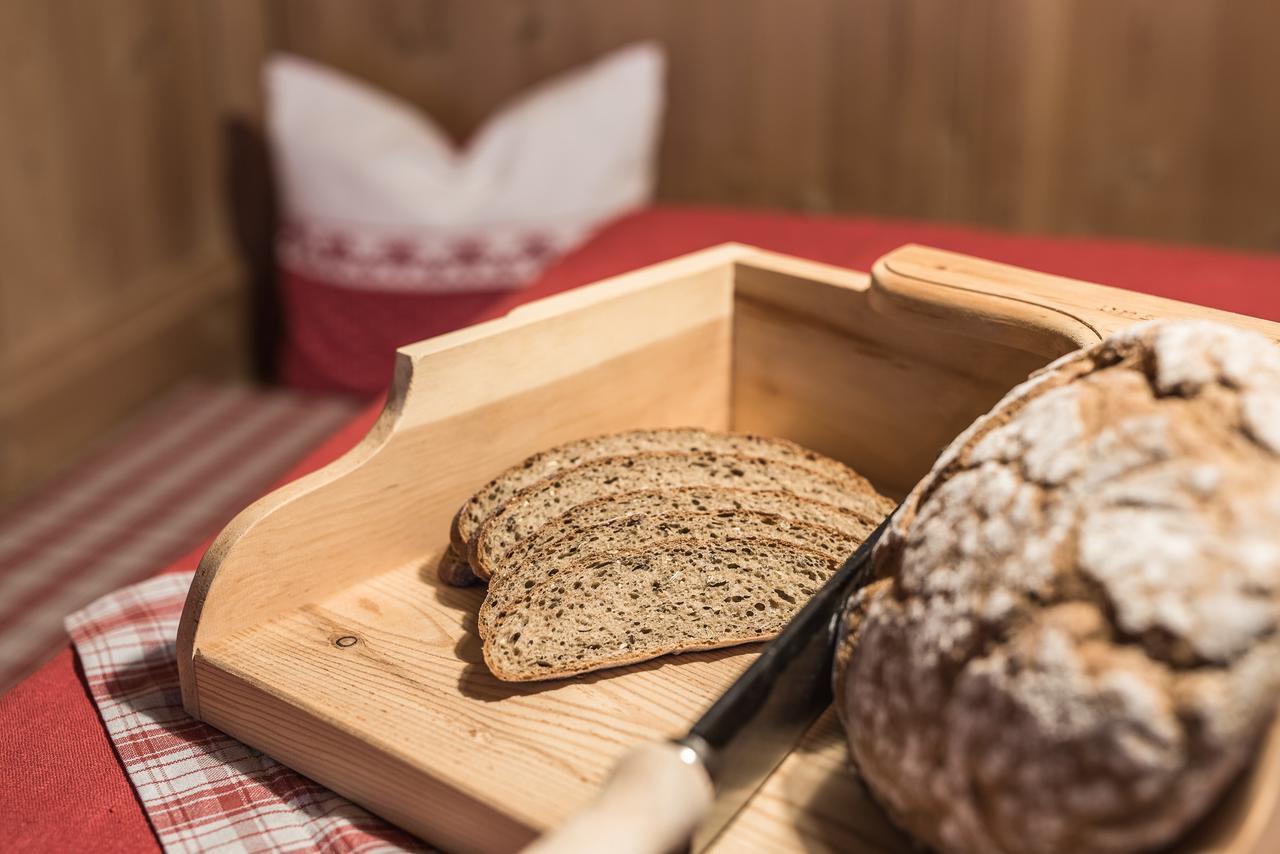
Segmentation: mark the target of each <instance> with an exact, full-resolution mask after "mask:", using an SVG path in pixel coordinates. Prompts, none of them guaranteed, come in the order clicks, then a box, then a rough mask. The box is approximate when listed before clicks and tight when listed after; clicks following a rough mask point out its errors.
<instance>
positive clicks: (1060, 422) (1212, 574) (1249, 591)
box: [836, 321, 1280, 854]
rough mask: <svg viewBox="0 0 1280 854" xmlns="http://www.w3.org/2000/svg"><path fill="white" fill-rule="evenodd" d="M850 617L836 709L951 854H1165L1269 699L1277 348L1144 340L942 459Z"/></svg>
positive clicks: (903, 515) (1048, 383)
mask: <svg viewBox="0 0 1280 854" xmlns="http://www.w3.org/2000/svg"><path fill="white" fill-rule="evenodd" d="M875 559H876V566H877V569H878V571H879V572H880V574H882V575H883V576H884V578H883V580H882V581H880V582H878V583H877V584H876V585H875V586H873V587H871V588H868V589H867V590H865V591H863V592H862V593H861V594H860V595H859V596H857V597H855V598H854V600H853V601H852V602H851V605H850V608H849V611H848V613H847V616H846V623H845V631H846V634H845V637H844V639H843V641H842V643H841V645H840V650H839V654H838V660H837V666H836V696H837V705H838V706H839V708H840V710H841V714H842V717H843V719H844V722H845V724H846V728H847V730H848V735H849V741H850V745H851V747H852V751H853V755H854V758H855V760H856V762H857V764H858V766H859V769H860V772H861V774H862V776H863V778H864V779H865V780H866V781H867V783H868V784H869V786H870V788H871V791H872V792H873V793H874V794H875V796H876V798H877V799H878V800H879V801H880V802H881V803H882V804H883V805H884V806H885V808H886V809H887V810H888V812H889V813H890V815H891V816H892V817H894V818H895V819H896V820H897V821H898V822H899V823H900V824H901V825H903V826H904V827H905V828H906V829H907V830H909V831H910V832H911V833H913V834H914V835H915V836H917V837H918V838H919V839H920V840H922V841H923V842H924V843H926V844H927V845H929V846H931V847H933V848H935V849H938V850H941V851H947V852H960V851H982V852H1013V851H1025V850H1029V849H1034V850H1036V851H1039V852H1046V854H1055V853H1056V852H1069V851H1109V852H1118V851H1138V850H1150V849H1154V848H1159V847H1163V846H1165V845H1167V844H1169V843H1170V842H1172V841H1173V840H1175V839H1176V838H1177V837H1178V836H1179V835H1180V834H1181V833H1183V832H1184V831H1185V830H1186V829H1187V828H1189V827H1190V826H1191V825H1192V824H1193V823H1195V822H1196V821H1197V820H1198V819H1199V818H1200V817H1201V816H1202V815H1203V814H1204V812H1205V811H1206V810H1207V809H1208V808H1209V807H1210V806H1211V805H1212V804H1213V802H1214V800H1215V798H1217V797H1218V795H1219V794H1220V793H1221V792H1222V791H1223V789H1224V787H1225V786H1226V785H1227V784H1228V783H1229V782H1230V781H1231V779H1232V778H1233V777H1235V776H1236V775H1237V774H1238V773H1239V772H1240V770H1241V769H1242V767H1244V765H1245V763H1246V762H1247V761H1248V760H1249V759H1250V758H1251V757H1253V756H1255V755H1256V753H1257V750H1258V745H1259V738H1260V737H1261V735H1262V733H1263V731H1264V729H1265V727H1266V726H1267V725H1268V723H1269V722H1270V721H1271V720H1272V718H1273V716H1274V714H1275V711H1276V705H1277V696H1278V694H1277V692H1278V691H1280V351H1277V349H1276V348H1275V347H1274V345H1272V344H1271V343H1270V342H1269V341H1267V340H1266V339H1264V338H1262V337H1260V336H1257V335H1254V334H1251V333H1246V332H1241V331H1237V330H1234V329H1231V328H1228V327H1224V326H1220V325H1215V324H1211V323H1207V322H1203V321H1198V322H1164V323H1155V324H1144V325H1141V326H1138V327H1134V328H1133V329H1131V330H1129V331H1126V332H1124V333H1121V334H1119V335H1117V336H1115V337H1113V338H1111V339H1110V340H1108V341H1106V342H1103V343H1102V344H1100V345H1097V346H1095V347H1092V348H1090V349H1088V350H1086V351H1082V352H1079V353H1075V354H1072V355H1069V356H1066V357H1064V358H1063V359H1060V360H1059V361H1057V362H1056V363H1054V364H1053V365H1050V366H1049V367H1048V368H1046V369H1044V370H1042V371H1040V372H1038V373H1037V374H1035V375H1033V376H1032V378H1031V379H1030V380H1029V381H1028V382H1026V383H1025V384H1023V385H1021V386H1019V387H1018V388H1016V389H1014V390H1013V391H1012V392H1011V393H1010V394H1009V395H1008V396H1007V397H1005V399H1004V400H1003V401H1001V402H1000V403H999V404H998V405H997V406H996V408H995V409H994V410H993V411H992V412H991V414H989V415H987V416H985V417H983V418H981V419H979V420H978V421H977V422H976V423H975V424H974V425H973V427H971V428H970V429H969V430H968V431H967V432H966V433H965V434H963V435H962V436H961V437H960V438H959V439H957V440H956V442H955V443H953V444H952V445H951V446H950V447H949V448H948V449H947V450H946V451H945V452H944V453H943V454H942V456H941V457H940V458H939V460H938V462H937V464H936V465H935V467H934V469H933V471H932V472H931V473H930V474H929V475H928V476H927V477H926V478H925V479H924V480H923V481H921V483H920V484H919V485H918V486H917V487H916V488H915V490H914V491H913V492H912V493H911V494H910V496H909V497H908V498H907V500H906V502H905V503H904V504H903V506H902V508H901V510H900V511H899V512H898V514H897V515H896V516H895V518H894V521H893V523H892V526H891V528H890V530H889V531H888V533H887V535H886V537H885V539H884V540H883V541H882V542H881V544H880V546H879V547H878V549H877V551H876V555H875Z"/></svg>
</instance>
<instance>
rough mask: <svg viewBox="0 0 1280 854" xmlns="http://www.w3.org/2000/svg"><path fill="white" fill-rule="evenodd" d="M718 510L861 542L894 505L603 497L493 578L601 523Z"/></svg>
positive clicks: (575, 510)
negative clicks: (770, 517) (804, 525)
mask: <svg viewBox="0 0 1280 854" xmlns="http://www.w3.org/2000/svg"><path fill="white" fill-rule="evenodd" d="M723 510H748V511H754V512H757V513H777V514H778V515H780V516H783V517H785V518H787V519H794V520H796V521H797V522H812V523H813V524H815V525H826V526H827V527H829V528H835V529H836V530H838V531H845V532H847V533H850V534H854V535H857V536H859V537H866V536H867V535H868V534H870V533H871V532H872V531H873V530H875V527H876V525H879V524H880V521H881V520H882V519H883V518H884V517H885V516H888V515H889V513H890V512H892V510H893V502H892V501H890V500H889V499H887V498H880V500H879V502H878V503H877V504H876V506H875V507H874V510H873V511H872V512H865V511H863V510H861V509H859V510H851V509H849V508H847V507H838V506H836V505H834V504H826V503H823V502H821V501H815V500H813V499H811V498H801V497H800V496H798V495H796V494H795V493H792V492H785V491H783V490H776V489H774V490H762V491H757V492H752V491H750V490H746V489H734V488H732V487H722V486H682V487H677V488H675V489H641V490H637V491H635V492H623V493H619V494H617V495H606V496H604V497H602V498H596V499H593V500H591V501H587V502H585V503H583V504H579V505H577V506H576V507H572V508H570V509H569V511H568V512H566V513H564V514H563V515H561V516H558V517H557V518H555V519H553V520H552V521H550V522H548V523H547V524H545V525H543V526H542V527H541V528H539V529H538V530H537V531H534V532H533V533H532V534H530V535H529V536H528V537H526V538H525V539H523V540H521V541H520V544H519V545H518V546H517V548H516V549H515V550H513V551H512V552H511V554H509V555H508V556H507V559H506V561H504V563H503V564H502V565H499V566H495V567H494V576H495V577H497V576H500V575H502V574H504V573H505V572H506V567H507V566H516V565H518V564H521V563H523V562H524V560H525V559H526V558H527V556H528V554H529V553H530V552H531V551H533V550H534V549H538V548H541V547H542V546H544V545H546V543H547V542H548V541H550V540H555V539H561V538H564V537H566V536H568V535H570V534H572V533H573V532H574V531H579V530H582V529H583V528H591V527H594V526H596V525H599V524H601V523H602V522H608V521H609V520H611V519H617V518H619V517H622V516H634V515H635V514H637V513H644V514H667V513H718V512H720V511H723Z"/></svg>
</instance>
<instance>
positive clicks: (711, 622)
mask: <svg viewBox="0 0 1280 854" xmlns="http://www.w3.org/2000/svg"><path fill="white" fill-rule="evenodd" d="M835 566H836V562H835V561H834V560H832V559H831V558H830V557H828V556H827V555H824V554H822V553H821V552H818V551H816V550H814V549H810V548H807V547H805V546H799V545H795V544H793V543H786V542H782V541H780V540H772V539H753V540H727V541H719V542H713V543H707V542H702V541H699V540H696V539H692V538H687V537H685V538H677V539H671V540H665V541H661V542H658V543H653V544H651V545H650V546H649V547H648V548H645V549H639V550H628V551H623V552H618V553H615V554H612V555H606V556H600V557H596V558H589V559H586V560H584V561H582V562H580V563H578V564H576V565H574V566H572V567H570V568H568V569H566V570H565V571H564V572H562V573H560V574H558V575H557V576H556V577H555V578H553V579H552V580H551V581H548V582H546V583H544V584H542V585H540V586H538V587H535V588H534V589H533V590H532V591H531V593H530V595H529V596H527V597H526V598H524V599H522V600H521V601H520V602H519V603H518V605H517V606H516V607H515V608H514V609H513V610H512V612H511V613H510V614H508V615H507V616H506V617H505V618H503V619H501V620H499V621H497V623H496V624H495V625H494V627H493V631H492V632H491V634H490V636H489V638H488V639H487V640H486V641H485V644H484V658H485V662H486V664H488V666H489V670H490V671H492V672H493V674H494V675H495V676H497V677H498V678H499V679H503V680H505V681H512V682H525V681H531V680H537V679H558V678H561V677H565V676H572V675H574V674H577V673H585V672H588V671H591V670H599V669H602V668H606V667H617V666H621V665H624V664H633V663H636V662H640V661H647V660H648V659H651V658H656V657H658V656H661V655H666V654H668V653H673V652H687V651H691V650H697V649H714V648H717V647H725V646H733V645H736V644H741V643H749V642H752V641H758V640H766V639H768V638H771V637H773V636H775V635H776V634H777V633H778V632H779V631H780V630H781V629H782V627H783V626H785V625H786V624H787V622H788V621H789V620H790V619H791V617H793V616H794V615H795V613H796V611H798V610H799V609H800V607H801V606H802V605H803V604H804V603H805V602H806V601H808V599H809V597H810V596H812V595H813V594H814V593H815V592H817V590H818V589H819V588H820V587H821V586H822V584H823V583H824V582H825V581H826V580H827V578H829V577H830V576H831V573H832V572H833V571H834V570H835Z"/></svg>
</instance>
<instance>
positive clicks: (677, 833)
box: [525, 742, 712, 854]
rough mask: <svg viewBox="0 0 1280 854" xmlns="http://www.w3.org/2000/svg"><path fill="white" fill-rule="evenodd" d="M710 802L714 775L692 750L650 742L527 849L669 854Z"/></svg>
mask: <svg viewBox="0 0 1280 854" xmlns="http://www.w3.org/2000/svg"><path fill="white" fill-rule="evenodd" d="M711 801H712V786H711V778H710V777H709V776H707V771H706V769H705V768H704V767H703V766H702V762H701V761H700V760H699V759H698V755H697V753H696V752H695V751H694V750H693V749H691V748H688V747H683V746H681V745H678V744H673V743H671V742H662V743H659V744H649V745H646V746H644V747H641V748H638V749H636V750H634V751H632V752H631V753H629V754H627V755H626V756H625V757H623V759H622V761H621V762H619V763H618V766H617V767H616V768H614V770H613V774H611V775H610V777H609V779H608V780H607V781H606V782H605V784H604V788H602V789H601V790H600V792H599V794H597V795H596V797H595V799H594V800H593V801H591V803H589V804H587V806H586V807H585V808H583V809H582V811H581V812H579V813H577V814H576V815H574V816H573V817H572V818H570V819H569V820H568V821H567V822H565V823H564V824H562V825H561V826H560V827H558V828H556V829H555V830H552V831H550V832H549V833H547V834H546V835H544V836H543V837H542V838H540V839H538V840H537V841H536V842H534V843H533V844H532V845H530V846H529V847H528V848H526V849H525V852H526V854H595V853H596V852H600V851H607V852H609V854H666V852H668V851H674V850H677V849H680V848H682V847H683V846H684V845H685V844H686V843H687V842H688V841H689V837H690V836H692V835H693V831H694V828H696V827H697V826H698V823H699V822H700V821H702V819H703V818H704V817H705V816H706V814H707V811H708V810H709V809H710V808H711Z"/></svg>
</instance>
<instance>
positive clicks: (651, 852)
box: [525, 517, 892, 854]
mask: <svg viewBox="0 0 1280 854" xmlns="http://www.w3.org/2000/svg"><path fill="white" fill-rule="evenodd" d="M890 518H892V517H890ZM888 524H889V519H885V520H884V521H883V522H881V523H880V526H879V527H878V528H876V530H875V531H874V532H872V534H871V536H869V537H867V539H866V541H865V542H863V543H862V545H860V546H859V547H858V550H857V551H855V552H854V553H853V555H852V556H851V557H850V558H849V559H848V560H846V561H845V562H844V564H843V565H842V566H841V567H840V569H839V570H837V571H836V573H835V575H833V576H832V577H831V578H830V579H829V580H828V581H827V583H826V584H825V585H823V587H822V589H821V590H819V591H818V592H817V593H816V594H815V595H814V597H813V598H812V599H810V600H809V601H808V603H806V604H805V606H804V607H803V608H801V609H800V612H799V613H798V614H796V616H795V617H793V618H792V620H791V622H790V623H788V624H787V626H786V628H784V629H783V630H782V633H781V634H779V635H778V636H777V637H776V638H775V639H774V640H773V641H772V642H771V643H770V644H769V645H768V646H766V647H765V649H764V651H763V652H762V653H761V654H760V657H759V658H757V659H756V660H755V661H754V662H753V663H752V664H751V666H750V667H748V668H747V670H746V672H744V673H743V674H742V675H741V676H740V677H738V680H737V681H736V682H734V683H733V685H731V686H730V687H729V690H727V691H726V692H725V693H724V694H723V695H721V697H720V698H719V699H718V700H716V701H715V702H714V703H712V704H711V707H710V708H709V709H707V711H706V713H705V714H703V716H702V717H701V718H699V719H698V722H697V723H695V724H694V725H693V727H692V728H691V729H690V730H689V732H688V733H687V734H685V735H684V736H683V737H682V738H677V739H674V740H673V741H668V742H659V743H656V744H650V745H647V746H644V747H640V748H638V749H636V750H634V751H632V752H631V753H629V754H628V755H626V756H625V757H623V759H622V761H621V762H619V763H618V765H617V767H616V768H614V770H613V773H612V775H611V776H610V777H609V779H608V780H607V781H606V782H605V784H604V787H603V788H602V789H601V790H600V792H599V793H598V794H597V795H596V797H595V799H594V800H592V801H591V803H589V804H588V805H587V806H586V807H585V808H584V809H583V810H582V811H581V812H579V813H577V814H576V815H574V816H572V817H571V818H570V819H569V820H568V821H567V822H565V823H564V824H563V825H561V826H560V827H558V828H556V829H554V830H552V831H550V832H549V833H547V834H546V835H545V836H543V837H541V838H540V839H538V840H536V841H535V842H534V843H533V844H532V845H531V846H529V847H528V848H526V849H525V851H526V852H527V854H586V853H587V852H598V851H608V852H609V853H610V854H662V852H666V851H672V850H677V849H680V848H681V847H683V846H685V845H689V846H690V847H691V849H692V850H693V851H701V850H702V849H704V848H706V847H707V846H708V845H710V844H711V842H712V841H713V840H714V839H715V838H716V836H717V835H718V834H719V833H720V831H721V830H723V829H724V827H725V826H726V825H727V824H728V823H729V822H730V820H731V819H732V818H733V817H734V816H735V815H736V814H737V813H738V811H739V810H740V809H742V807H743V806H745V805H746V803H747V801H749V800H750V799H751V796H752V795H753V794H755V792H756V790H757V789H759V788H760V786H761V785H762V784H763V783H764V781H765V780H766V779H767V778H768V777H769V775H770V774H771V773H773V770H774V769H775V768H777V767H778V765H779V764H780V763H781V762H782V760H783V759H785V758H786V757H787V754H788V753H790V752H791V750H792V748H794V747H795V745H796V743H797V742H798V741H799V740H800V737H801V736H803V735H804V733H805V731H806V730H807V729H808V728H809V726H810V725H811V724H812V723H813V722H814V721H815V720H817V719H818V717H819V716H820V715H821V714H822V713H823V711H825V710H826V708H827V706H829V705H830V704H831V699H832V697H831V668H832V662H833V659H834V657H835V646H836V638H837V634H838V631H839V627H840V617H841V614H842V612H843V611H844V604H845V602H846V601H848V599H849V596H850V595H851V594H853V593H854V592H855V591H856V590H858V589H859V588H861V587H863V586H865V585H866V584H867V583H869V582H870V581H871V580H872V578H873V576H872V571H871V552H872V549H874V548H875V544H876V543H877V542H878V541H879V540H880V537H881V535H882V534H883V533H884V531H885V528H886V527H887V526H888Z"/></svg>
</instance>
